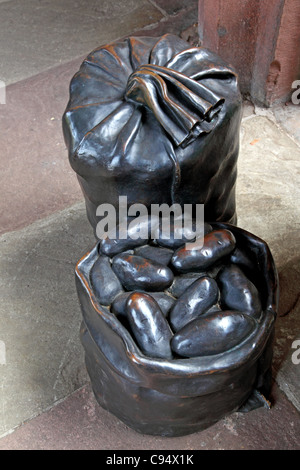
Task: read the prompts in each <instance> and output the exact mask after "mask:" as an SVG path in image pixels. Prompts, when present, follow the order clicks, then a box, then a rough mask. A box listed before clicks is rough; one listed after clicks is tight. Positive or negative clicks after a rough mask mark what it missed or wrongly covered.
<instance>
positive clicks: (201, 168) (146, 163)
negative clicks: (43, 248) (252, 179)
mask: <svg viewBox="0 0 300 470" xmlns="http://www.w3.org/2000/svg"><path fill="white" fill-rule="evenodd" d="M241 108H242V99H241V95H240V92H239V88H238V82H237V76H236V74H235V72H234V71H233V70H232V69H231V68H230V67H229V66H228V65H227V64H225V63H224V62H223V61H222V60H221V59H220V58H219V57H218V56H217V55H215V54H214V53H212V52H210V51H208V50H206V49H204V48H201V47H200V48H190V46H189V44H188V43H186V42H185V41H183V40H182V39H180V38H178V37H176V36H174V35H171V34H166V35H165V36H162V37H161V38H149V37H136V38H135V37H131V38H127V39H124V40H120V41H117V42H115V43H113V44H109V45H106V46H103V47H100V48H98V49H96V50H95V51H93V52H92V53H91V54H90V55H89V56H88V57H87V58H86V60H85V61H84V62H83V63H82V65H81V67H80V70H79V71H78V72H77V73H76V75H75V76H74V78H73V80H72V82H71V86H70V100H69V103H68V106H67V109H66V111H65V113H64V117H63V130H64V136H65V141H66V145H67V147H68V150H69V159H70V163H71V166H72V168H73V169H74V170H75V172H76V173H77V175H78V179H79V182H80V185H81V188H82V190H83V194H84V196H85V201H86V207H87V215H88V219H89V221H90V223H91V224H92V226H93V228H94V229H95V227H96V224H97V221H98V220H99V218H97V216H96V209H97V207H98V206H99V205H100V204H103V203H111V204H113V205H114V206H115V207H117V206H118V198H119V195H126V196H127V198H128V205H129V206H130V205H132V204H134V203H136V202H140V203H143V204H144V205H146V206H147V207H149V206H150V204H152V203H156V204H162V203H167V204H170V205H171V204H172V203H179V204H181V205H183V204H187V203H190V204H202V203H203V204H205V216H206V218H207V220H214V221H223V222H231V223H236V203H235V182H236V163H237V157H238V151H239V128H240V120H241Z"/></svg>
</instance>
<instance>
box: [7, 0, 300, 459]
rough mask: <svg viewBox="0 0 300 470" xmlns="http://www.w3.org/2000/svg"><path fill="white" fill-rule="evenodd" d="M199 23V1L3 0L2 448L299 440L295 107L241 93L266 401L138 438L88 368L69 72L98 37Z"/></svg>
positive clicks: (240, 189)
mask: <svg viewBox="0 0 300 470" xmlns="http://www.w3.org/2000/svg"><path fill="white" fill-rule="evenodd" d="M196 22H197V1H195V0H194V1H190V0H189V1H188V0H186V1H183V0H173V1H172V2H170V1H168V0H155V1H153V0H140V1H139V2H136V1H134V0H118V1H116V2H108V1H104V0H102V1H99V0H98V1H96V0H83V1H80V2H79V1H71V0H66V1H64V2H60V1H58V0H52V1H51V2H50V1H49V0H40V1H39V0H27V1H26V2H24V1H21V0H10V1H5V0H4V1H3V0H2V1H1V0H0V43H1V57H0V80H2V81H4V82H5V83H6V85H7V88H6V104H0V128H1V134H0V148H1V173H0V187H1V191H2V197H1V199H0V221H1V226H0V230H1V232H0V233H1V236H0V273H1V276H0V298H1V304H0V450H8V449H43V450H46V449H105V450H109V449H113V450H132V449H136V450H138V449H149V450H157V449H159V450H197V449H199V450H202V449H206V450H208V449H209V450H213V449H257V450H258V449H261V450H262V449H287V450H295V449H299V448H300V440H299V435H300V420H299V411H300V396H299V377H300V365H299V359H300V354H297V348H298V349H299V346H300V323H299V313H300V302H299V298H300V296H299V285H300V262H299V259H300V256H299V241H300V236H299V233H300V231H299V229H300V226H299V225H300V224H299V220H300V209H299V204H298V201H299V200H300V189H299V170H300V134H299V129H300V125H299V124H300V106H295V105H292V104H290V103H289V104H287V105H281V106H277V107H275V108H273V109H269V110H264V109H259V108H255V107H254V106H252V105H251V104H250V103H247V102H245V104H244V117H243V122H242V128H241V152H240V157H239V176H238V184H237V210H238V216H239V221H238V224H239V225H240V226H241V227H242V228H245V229H247V230H249V231H251V232H253V233H255V234H256V235H258V236H259V237H261V238H263V239H264V240H266V241H267V243H268V244H269V246H270V248H271V251H272V253H273V256H274V259H275V262H276V265H277V267H278V271H279V277H280V287H281V298H280V306H279V312H278V319H277V329H276V342H275V350H274V364H273V377H274V385H273V390H272V407H271V409H270V410H267V409H264V408H260V409H257V410H255V411H252V412H251V413H248V414H238V413H234V414H233V415H231V416H229V417H227V418H225V419H223V420H221V421H219V422H218V423H217V424H215V425H214V426H212V427H211V428H209V429H208V430H206V431H202V432H201V433H196V434H192V435H189V436H184V437H180V438H172V439H170V438H160V437H149V436H144V435H141V434H137V433H136V432H135V431H133V430H131V429H129V428H127V427H126V426H125V425H124V424H123V423H122V422H120V421H119V420H118V419H116V418H115V417H114V416H112V415H110V414H109V413H108V412H106V411H104V410H103V409H102V408H100V407H99V406H98V405H97V404H96V401H95V399H94V396H93V393H92V391H91V386H90V383H89V380H88V377H87V373H86V370H85V366H84V358H83V351H82V347H81V345H80V342H79V336H78V331H79V327H80V322H81V314H80V310H79V304H78V301H77V297H76V291H75V285H74V266H75V263H76V261H77V260H78V259H79V258H80V257H81V256H83V254H84V253H85V252H86V251H88V249H90V248H91V247H92V246H93V244H94V239H93V234H92V231H91V229H90V227H89V225H88V223H87V219H86V215H85V209H84V203H83V198H82V194H81V192H80V189H79V186H78V183H77V180H76V177H75V175H74V173H73V171H72V170H71V168H70V167H69V164H68V159H67V151H66V148H65V144H64V142H63V138H62V132H61V116H62V113H63V111H64V108H65V106H66V103H67V100H68V86H69V81H70V79H71V77H72V76H73V74H74V73H75V72H76V71H77V69H78V67H79V65H80V63H81V61H82V59H83V57H84V56H85V55H86V54H87V53H89V52H90V51H91V50H92V49H93V48H95V47H97V46H98V45H100V44H102V43H107V42H109V41H112V40H115V39H117V38H118V37H123V36H125V35H130V34H133V33H134V34H135V35H153V36H160V35H162V34H164V33H165V32H173V33H176V34H181V35H182V36H183V37H184V38H185V39H187V40H189V41H190V43H191V44H197V34H196V29H195V23H196ZM297 341H298V343H297Z"/></svg>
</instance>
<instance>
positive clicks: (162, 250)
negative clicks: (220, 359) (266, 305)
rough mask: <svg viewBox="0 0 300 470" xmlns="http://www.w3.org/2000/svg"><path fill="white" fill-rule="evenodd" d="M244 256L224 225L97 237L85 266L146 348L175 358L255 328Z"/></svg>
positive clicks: (218, 348)
mask: <svg viewBox="0 0 300 470" xmlns="http://www.w3.org/2000/svg"><path fill="white" fill-rule="evenodd" d="M249 263H250V261H249V260H248V259H247V256H246V254H245V253H244V252H243V250H241V249H240V248H239V247H238V246H237V243H236V240H235V237H234V235H233V233H232V232H231V231H230V230H228V229H215V230H214V229H213V228H212V226H211V225H209V224H207V223H205V225H204V235H203V234H202V236H201V237H200V238H196V239H195V240H193V243H192V244H191V243H186V241H185V240H184V238H176V237H174V236H170V237H169V238H168V239H165V238H164V237H163V236H160V232H159V231H158V233H157V236H156V237H155V238H149V239H145V238H144V239H143V238H138V239H132V238H127V239H120V238H119V239H118V238H116V239H112V238H110V237H106V238H105V239H103V240H102V241H101V242H100V243H99V256H98V258H97V260H96V262H95V264H94V265H93V267H92V269H91V272H90V282H91V285H92V289H93V292H94V295H95V296H96V298H97V300H98V302H99V303H100V304H101V305H102V306H103V307H104V308H106V309H109V311H110V313H111V314H113V315H116V317H117V318H118V319H119V320H120V322H121V323H122V324H123V325H124V326H125V327H126V328H127V329H128V331H129V333H130V334H131V335H132V337H133V339H134V341H135V342H136V344H137V345H138V347H139V348H140V350H141V351H142V353H143V354H144V355H146V356H149V357H152V358H161V359H168V360H172V359H174V360H176V359H177V358H191V357H198V356H207V355H214V354H221V353H223V352H225V351H227V350H229V349H232V348H234V347H235V346H237V345H238V344H240V343H241V342H242V341H243V340H244V339H246V338H247V337H248V336H249V334H251V332H252V331H253V330H254V329H255V328H256V325H257V320H259V318H260V316H261V314H262V305H261V299H260V294H259V291H258V289H257V287H256V286H255V285H254V283H253V282H252V281H250V279H249V278H248V277H247V276H246V274H245V269H244V266H247V264H249Z"/></svg>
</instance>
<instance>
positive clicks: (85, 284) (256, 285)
mask: <svg viewBox="0 0 300 470" xmlns="http://www.w3.org/2000/svg"><path fill="white" fill-rule="evenodd" d="M211 230H213V231H212V232H210V233H208V234H206V235H205V237H204V238H207V239H209V240H210V241H211V239H212V238H214V239H215V244H216V247H215V248H216V249H217V250H218V241H217V240H218V238H217V237H212V235H213V234H214V233H217V234H218V236H220V233H221V232H222V231H224V233H225V234H226V236H228V231H229V232H230V234H231V240H234V244H233V245H232V247H231V253H228V252H224V253H223V256H220V257H218V259H216V258H215V256H214V253H213V248H214V247H213V246H211V248H212V253H211V257H210V260H209V259H207V260H206V270H205V271H203V268H202V267H200V266H199V269H198V272H195V271H197V267H196V266H195V265H193V268H192V272H191V273H189V272H187V273H184V274H182V273H180V272H178V271H177V270H176V267H175V265H174V263H173V262H172V259H173V261H174V260H176V257H175V256H173V258H171V259H170V261H169V263H168V269H170V270H171V271H173V274H174V280H173V283H172V284H171V286H169V287H168V286H167V285H163V284H161V291H162V292H161V293H162V294H163V295H164V296H165V297H169V299H170V300H171V302H169V303H168V305H166V304H165V305H164V308H163V306H162V304H161V299H160V298H159V297H158V296H157V294H158V293H157V292H155V293H153V292H152V290H154V288H153V289H152V288H151V285H150V284H151V280H152V277H151V276H150V278H149V283H150V284H149V285H150V288H149V285H148V286H144V287H145V288H144V289H140V286H139V285H136V286H134V285H132V286H129V287H128V286H127V292H125V293H124V292H123V293H120V294H118V293H116V294H115V299H114V301H113V302H112V305H110V306H103V305H101V298H100V297H99V296H98V293H97V290H96V289H95V288H94V287H93V285H92V283H91V279H92V277H93V276H92V273H93V270H94V269H95V266H96V267H97V263H98V262H99V259H101V258H102V257H104V256H106V255H104V254H103V253H102V252H101V245H105V240H104V241H102V242H101V243H100V242H98V243H97V245H96V246H95V247H94V248H93V249H92V250H91V251H90V252H89V253H88V254H87V255H86V256H85V257H84V258H83V259H82V260H81V261H80V262H79V263H78V264H77V267H76V285H77V292H78V296H79V300H80V305H81V309H82V314H83V322H82V328H81V341H82V344H83V347H84V349H85V359H86V366H87V370H88V373H89V375H90V378H91V382H92V385H93V390H94V393H95V396H96V398H97V400H98V402H99V404H100V405H101V406H102V407H104V408H105V409H106V410H109V411H110V412H112V413H113V414H114V415H116V416H117V417H118V418H119V419H121V420H122V421H124V422H125V423H126V424H127V425H128V426H130V427H132V428H133V429H135V430H136V431H139V432H141V433H145V434H155V435H161V436H180V435H184V434H189V433H193V432H196V431H200V430H202V429H205V428H207V427H208V426H211V425H212V424H214V423H215V422H216V421H218V420H219V419H221V418H223V417H224V416H226V415H228V414H230V413H232V412H233V411H238V410H239V411H241V412H246V411H250V410H251V409H254V408H257V407H260V406H269V405H268V401H267V398H268V395H269V393H270V387H271V360H272V350H273V349H272V348H273V336H274V323H275V317H276V311H277V305H278V281H277V272H276V268H275V265H274V261H273V258H272V255H271V253H270V250H269V248H268V246H267V244H266V243H265V242H264V241H263V240H261V239H259V238H257V237H255V236H254V235H252V234H250V233H248V232H246V231H245V230H242V229H240V228H238V227H235V226H233V225H230V224H221V223H212V224H211ZM204 242H205V240H204ZM137 245H138V241H137ZM120 246H122V245H121V244H120ZM147 246H149V247H151V250H150V251H152V253H151V256H153V251H154V250H155V249H157V250H159V249H160V247H159V245H156V244H155V242H154V241H153V240H151V239H150V240H149V242H148V245H147ZM175 251H176V249H174V252H175ZM140 252H141V248H140V247H137V248H136V249H134V248H133V255H128V254H124V256H126V257H127V258H126V259H127V260H128V262H130V259H131V260H132V261H133V265H134V264H135V258H139V259H140V260H142V259H143V258H142V257H141V256H139V253H140ZM143 252H144V253H145V254H146V253H147V250H146V249H145V248H144V249H143ZM240 252H243V256H237V253H240ZM118 256H122V254H121V255H112V256H111V259H112V265H113V262H114V259H115V257H118ZM145 256H147V255H145ZM148 262H149V263H151V261H150V260H148V259H146V258H144V265H145V266H146V265H147V263H148ZM155 263H156V267H158V266H159V265H158V263H157V262H155ZM160 268H161V269H162V270H164V269H165V268H166V266H165V265H163V264H161V266H160ZM228 270H229V273H230V275H231V276H233V275H235V274H236V273H237V272H238V276H240V277H239V279H240V283H239V282H238V279H237V278H235V282H234V285H233V288H234V290H235V293H233V299H232V298H228V292H227V290H226V289H225V291H224V284H225V287H228V272H227V271H228ZM112 271H113V269H112ZM115 272H116V273H117V275H118V271H115ZM188 276H190V279H189V283H190V284H189V286H188V285H186V286H185V288H184V290H183V291H181V292H178V290H177V294H176V289H173V284H176V282H177V283H178V282H179V283H180V281H182V279H183V278H188ZM229 277H230V276H229ZM119 279H120V281H121V283H124V284H123V287H124V288H126V286H125V284H126V282H124V278H123V277H122V276H120V277H119ZM155 281H156V278H155V277H154V279H153V282H154V284H155ZM107 282H109V279H107ZM226 283H227V284H226ZM250 285H251V286H252V287H251V289H250V288H249V286H250ZM245 286H246V288H245ZM108 287H109V286H108ZM157 289H159V286H158V285H157V284H155V290H157ZM175 294H176V295H178V297H175ZM198 294H199V295H198ZM243 295H244V297H243ZM258 299H259V300H258ZM253 305H255V306H256V307H257V305H259V306H260V309H259V312H258V311H257V310H256V311H255V312H254V311H253V309H252V306H253ZM178 307H179V308H178ZM248 307H249V308H248Z"/></svg>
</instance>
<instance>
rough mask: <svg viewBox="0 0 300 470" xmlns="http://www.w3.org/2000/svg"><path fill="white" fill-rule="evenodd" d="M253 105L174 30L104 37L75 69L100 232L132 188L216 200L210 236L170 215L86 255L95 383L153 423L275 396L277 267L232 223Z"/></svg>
mask: <svg viewBox="0 0 300 470" xmlns="http://www.w3.org/2000/svg"><path fill="white" fill-rule="evenodd" d="M241 109H242V99H241V95H240V92H239V88H238V81H237V76H236V74H235V72H234V71H233V70H232V69H231V68H230V67H229V66H228V65H227V64H225V63H224V62H223V61H222V60H221V59H220V58H219V57H218V56H217V55H215V54H214V53H212V52H210V51H208V50H206V49H204V48H190V47H189V44H188V43H186V42H185V41H183V40H181V39H180V38H178V37H176V36H173V35H170V34H167V35H165V36H163V37H161V38H149V37H139V38H133V37H131V38H127V39H123V40H120V41H116V42H115V43H113V44H109V45H106V46H103V47H100V48H98V49H96V50H95V51H93V52H92V53H91V54H90V55H89V56H88V57H87V58H86V60H85V61H84V62H83V64H82V65H81V67H80V70H79V71H78V72H77V73H76V75H75V76H74V78H73V79H72V82H71V86H70V100H69V103H68V106H67V109H66V111H65V113H64V116H63V131H64V137H65V142H66V145H67V147H68V150H69V159H70V163H71V166H72V168H73V169H74V170H75V172H76V173H77V176H78V179H79V183H80V185H81V188H82V191H83V194H84V197H85V202H86V209H87V216H88V219H89V221H90V223H91V225H92V227H93V229H94V232H95V234H96V227H97V223H98V221H99V217H98V216H97V213H96V212H97V208H98V206H100V205H101V204H104V203H110V204H112V206H114V207H115V208H116V209H118V204H119V200H120V199H119V197H120V196H126V198H127V203H128V206H131V205H132V204H135V203H141V204H144V205H145V206H146V207H147V208H148V209H149V208H150V206H151V204H168V205H169V206H171V205H172V204H174V203H178V204H179V205H180V206H183V205H184V204H191V205H193V207H194V208H195V207H196V204H204V206H205V219H206V221H207V222H206V223H205V226H204V244H203V247H202V245H201V246H199V247H198V248H197V247H195V246H194V248H193V249H191V247H190V245H186V246H185V240H184V238H182V239H181V240H179V241H178V239H177V238H176V236H175V231H176V230H177V229H176V227H175V224H173V225H172V224H171V226H172V227H173V229H174V233H173V234H172V233H171V236H170V238H169V239H168V240H164V238H163V236H162V234H161V233H160V229H159V228H158V231H157V233H156V234H155V236H152V238H151V236H150V235H149V237H147V238H143V239H137V240H135V239H132V238H130V236H129V238H128V239H127V240H124V239H121V237H120V238H119V239H110V238H109V237H107V238H106V239H105V240H102V241H101V242H99V241H98V243H97V244H96V246H95V247H94V248H93V249H92V250H91V251H90V252H89V253H88V254H87V255H86V256H85V257H84V258H82V260H80V261H79V262H78V264H77V267H76V285H77V291H78V296H79V301H80V305H81V309H82V315H83V321H82V328H81V341H82V344H83V347H84V350H85V359H86V366H87V370H88V373H89V375H90V378H91V382H92V386H93V390H94V393H95V396H96V398H97V400H98V402H99V404H100V405H101V406H103V407H104V408H105V409H107V410H109V411H110V412H112V413H113V414H115V415H116V416H117V417H118V418H119V419H121V420H122V421H124V422H125V423H126V424H127V425H128V426H130V427H132V428H134V429H135V430H136V431H139V432H142V433H145V434H155V435H161V436H180V435H184V434H189V433H192V432H196V431H199V430H202V429H205V428H207V427H208V426H210V425H212V424H214V423H215V422H216V421H218V420H219V419H220V418H222V417H224V416H226V415H228V414H229V413H231V412H233V411H237V410H239V411H243V412H245V411H249V410H251V409H253V408H256V407H259V406H268V401H267V399H266V398H265V397H268V394H269V392H270V387H271V359H272V347H273V346H272V345H273V337H274V323H275V317H276V311H277V305H278V285H277V272H276V268H275V265H274V262H273V258H272V255H271V253H270V250H269V248H268V246H267V244H266V243H265V242H264V241H263V240H260V239H259V238H257V237H255V236H254V235H252V234H250V233H248V232H246V231H244V230H242V229H240V228H238V227H236V226H235V225H234V224H236V221H237V217H236V202H235V183H236V175H237V168H236V166H237V158H238V152H239V128H240V121H241ZM149 212H151V209H150V211H148V213H149ZM194 215H195V214H194ZM144 223H145V224H146V225H145V226H147V227H148V228H149V220H148V218H146V219H145V221H144ZM158 227H159V225H158ZM125 230H126V226H125ZM129 230H130V227H129V228H128V234H129ZM120 232H121V229H119V232H118V231H117V233H120ZM129 235H130V234H129Z"/></svg>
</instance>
